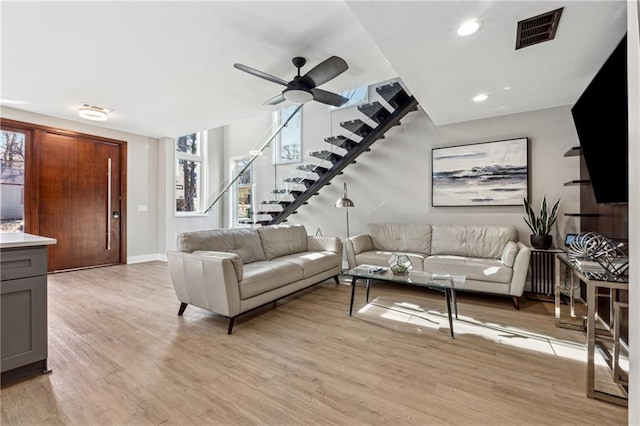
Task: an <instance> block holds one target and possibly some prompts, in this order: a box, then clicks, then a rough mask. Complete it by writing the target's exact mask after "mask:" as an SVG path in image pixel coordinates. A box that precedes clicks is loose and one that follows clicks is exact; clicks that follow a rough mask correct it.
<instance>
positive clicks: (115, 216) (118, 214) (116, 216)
mask: <svg viewBox="0 0 640 426" xmlns="http://www.w3.org/2000/svg"><path fill="white" fill-rule="evenodd" d="M119 217H120V212H119V211H117V210H114V211H113V218H114V219H117V218H119Z"/></svg>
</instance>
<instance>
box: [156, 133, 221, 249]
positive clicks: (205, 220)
mask: <svg viewBox="0 0 640 426" xmlns="http://www.w3.org/2000/svg"><path fill="white" fill-rule="evenodd" d="M206 134H207V137H206V141H207V143H206V150H207V157H208V162H209V169H208V170H207V173H206V177H205V179H206V181H207V185H206V188H205V196H204V197H203V199H204V201H205V202H208V201H210V200H209V194H213V193H216V191H215V190H216V189H217V188H218V187H219V186H220V183H221V180H222V177H223V172H224V169H223V167H222V164H223V161H224V158H225V155H224V129H223V128H219V129H212V130H208V131H207V132H206ZM159 145H160V148H159V155H158V168H159V174H158V179H157V180H158V199H159V205H160V206H161V208H160V211H159V215H158V223H159V227H158V235H159V238H158V247H157V250H158V251H157V253H159V258H160V259H166V252H167V251H171V250H175V249H176V239H177V237H178V234H180V233H182V232H188V231H199V230H202V229H211V228H218V227H220V226H221V225H222V223H221V220H222V218H221V212H222V208H223V204H216V206H215V207H214V208H213V209H212V210H211V212H210V213H208V214H194V215H191V216H185V215H182V216H178V215H176V214H175V194H174V173H173V171H174V168H175V150H176V148H175V140H174V139H173V138H161V139H160V141H159ZM207 205H208V203H207Z"/></svg>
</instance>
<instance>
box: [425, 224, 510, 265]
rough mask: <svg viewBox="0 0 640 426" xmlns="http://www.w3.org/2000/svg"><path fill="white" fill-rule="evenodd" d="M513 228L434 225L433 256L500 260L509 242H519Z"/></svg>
mask: <svg viewBox="0 0 640 426" xmlns="http://www.w3.org/2000/svg"><path fill="white" fill-rule="evenodd" d="M517 240H518V231H517V230H516V228H514V227H513V226H498V225H433V229H432V239H431V254H451V255H456V256H468V257H482V258H490V259H500V257H501V255H502V249H503V248H504V246H505V244H506V243H507V242H508V241H517Z"/></svg>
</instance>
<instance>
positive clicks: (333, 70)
mask: <svg viewBox="0 0 640 426" xmlns="http://www.w3.org/2000/svg"><path fill="white" fill-rule="evenodd" d="M348 69H349V65H347V63H346V62H345V61H344V59H342V58H339V57H337V56H332V57H330V58H329V59H326V60H324V61H323V62H320V63H319V64H318V65H316V66H315V67H313V68H311V70H310V71H309V72H308V73H306V74H305V75H303V76H302V78H301V79H300V81H301V82H302V83H303V84H304V85H306V86H307V87H308V88H309V89H313V88H314V87H318V86H320V85H321V84H324V83H326V82H327V81H329V80H332V79H334V78H336V77H337V76H339V75H340V74H342V73H343V72H345V71H346V70H348Z"/></svg>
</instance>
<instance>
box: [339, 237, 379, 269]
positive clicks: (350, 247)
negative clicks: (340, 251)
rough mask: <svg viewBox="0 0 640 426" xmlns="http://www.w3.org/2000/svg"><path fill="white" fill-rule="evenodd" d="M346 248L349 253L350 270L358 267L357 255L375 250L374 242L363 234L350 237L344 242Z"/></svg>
mask: <svg viewBox="0 0 640 426" xmlns="http://www.w3.org/2000/svg"><path fill="white" fill-rule="evenodd" d="M344 248H345V251H346V252H347V262H349V269H353V268H355V267H356V266H358V265H356V255H357V254H360V253H363V252H365V251H370V250H373V240H372V239H371V236H370V235H367V234H362V235H356V236H355V237H350V238H347V239H346V240H344Z"/></svg>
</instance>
